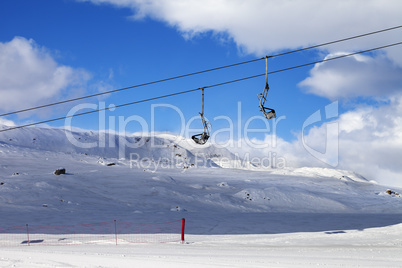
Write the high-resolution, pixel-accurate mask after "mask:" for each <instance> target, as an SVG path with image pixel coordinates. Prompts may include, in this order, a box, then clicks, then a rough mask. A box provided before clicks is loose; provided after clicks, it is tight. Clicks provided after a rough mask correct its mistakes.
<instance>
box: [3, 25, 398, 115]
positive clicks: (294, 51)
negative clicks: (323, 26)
mask: <svg viewBox="0 0 402 268" xmlns="http://www.w3.org/2000/svg"><path fill="white" fill-rule="evenodd" d="M398 28H402V25H399V26H395V27H390V28H385V29H382V30H378V31H374V32H369V33H365V34H360V35H355V36H351V37H348V38H343V39H338V40H335V41H331V42H326V43H322V44H318V45H314V46H310V47H305V48H301V49H296V50H291V51H287V52H283V53H279V54H274V55H270V56H267V57H269V58H273V57H279V56H283V55H288V54H291V53H296V52H301V51H304V50H308V49H313V48H318V47H322V46H327V45H331V44H335V43H339V42H344V41H348V40H352V39H356V38H361V37H365V36H369V35H373V34H378V33H382V32H386V31H391V30H396V29H398ZM265 58H266V57H262V58H257V59H253V60H248V61H243V62H238V63H234V64H229V65H224V66H220V67H216V68H211V69H206V70H202V71H197V72H193V73H188V74H183V75H178V76H173V77H169V78H165V79H160V80H155V81H151V82H147V83H143V84H137V85H133V86H129V87H123V88H119V89H114V90H109V91H104V92H100V93H96V94H91V95H86V96H82V97H77V98H72V99H68V100H63V101H59V102H53V103H49V104H44V105H40V106H36V107H31V108H26V109H22V110H18V111H13V112H8V113H4V114H0V117H3V116H8V115H12V114H18V113H22V112H28V111H32V110H37V109H41V108H46V107H51V106H55V105H59V104H64V103H68V102H73V101H78V100H83V99H87V98H92V97H97V96H101V95H105V94H110V93H115V92H119V91H124V90H128V89H133V88H137V87H143V86H147V85H152V84H157V83H161V82H167V81H170V80H175V79H179V78H184V77H188V76H193V75H197V74H202V73H207V72H212V71H217V70H221V69H225V68H230V67H234V66H238V65H242V64H247V63H252V62H256V61H259V60H263V59H265Z"/></svg>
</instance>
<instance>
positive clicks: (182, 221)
mask: <svg viewBox="0 0 402 268" xmlns="http://www.w3.org/2000/svg"><path fill="white" fill-rule="evenodd" d="M185 225H186V219H185V218H183V219H181V242H182V243H184V226H185Z"/></svg>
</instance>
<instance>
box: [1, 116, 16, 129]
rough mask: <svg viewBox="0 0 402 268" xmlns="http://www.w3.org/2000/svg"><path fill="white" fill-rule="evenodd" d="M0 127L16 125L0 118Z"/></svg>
mask: <svg viewBox="0 0 402 268" xmlns="http://www.w3.org/2000/svg"><path fill="white" fill-rule="evenodd" d="M0 126H7V127H15V126H16V124H15V123H14V122H13V121H11V120H8V119H5V118H1V117H0Z"/></svg>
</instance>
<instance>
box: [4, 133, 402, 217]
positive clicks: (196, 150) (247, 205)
mask: <svg viewBox="0 0 402 268" xmlns="http://www.w3.org/2000/svg"><path fill="white" fill-rule="evenodd" d="M66 135H70V138H66ZM69 139H70V140H69ZM71 139H73V142H71ZM74 142H76V144H74ZM77 142H78V143H77ZM120 142H125V143H127V144H128V143H129V146H126V147H125V149H124V153H123V154H122V152H121V149H120V150H119V143H120ZM101 143H106V145H107V146H103V147H102V146H99V144H101ZM77 144H79V145H81V147H80V146H76V145H77ZM83 144H84V145H85V144H95V145H96V146H93V147H92V148H83V147H85V146H82V145H83ZM121 156H123V157H121ZM130 157H131V158H130ZM223 158H227V159H228V160H229V161H224V162H225V163H230V161H238V160H239V159H236V157H235V156H234V155H233V154H232V153H231V152H229V151H228V150H226V149H223V148H216V147H215V146H213V145H209V146H207V147H194V146H191V143H188V141H187V140H186V139H184V138H181V137H177V136H174V135H168V134H161V135H159V136H158V135H157V136H155V137H139V136H130V137H127V138H124V140H123V139H122V137H120V136H118V135H106V134H103V133H97V132H91V131H87V132H80V131H76V132H68V131H65V130H63V129H49V128H23V129H16V130H13V131H5V132H2V133H0V161H1V162H0V180H1V181H0V182H1V183H2V185H0V191H1V195H0V202H1V206H0V208H1V210H2V212H4V211H7V212H8V214H6V215H8V217H2V223H3V224H6V223H7V222H8V224H12V223H17V222H18V221H21V220H22V219H21V215H22V214H21V213H20V212H21V211H24V213H23V215H25V216H23V217H24V220H23V221H39V222H41V221H46V223H49V221H50V222H59V221H60V220H61V219H63V221H64V219H65V217H66V215H68V216H69V217H68V218H69V220H70V221H80V222H86V221H93V220H95V219H94V218H96V219H97V220H104V219H105V218H108V219H109V218H125V219H126V218H127V217H128V218H130V219H131V217H134V216H135V217H137V218H138V217H139V216H138V215H137V214H139V215H140V214H142V213H152V214H155V213H157V214H155V215H159V216H160V215H163V217H171V215H172V214H169V213H171V212H172V211H174V212H188V213H190V212H197V213H201V214H198V215H199V216H200V215H203V213H207V214H209V213H217V214H222V213H266V212H271V213H282V212H291V213H296V212H297V213H300V212H306V213H312V212H313V213H320V212H325V213H327V212H331V213H332V212H336V213H374V212H375V213H384V212H389V213H394V212H401V211H402V198H399V197H400V195H399V193H398V192H399V191H400V190H399V189H389V190H390V191H391V192H389V193H387V190H388V187H385V186H381V185H377V184H374V183H371V182H368V181H367V180H366V179H365V178H363V177H362V176H360V175H358V174H355V173H354V172H350V171H344V170H335V169H324V168H297V169H293V168H286V169H285V168H284V169H275V168H272V169H269V168H268V169H260V170H257V171H256V170H247V169H246V168H245V167H242V168H241V169H234V168H231V167H230V165H227V166H224V168H221V166H220V165H219V163H220V160H221V159H223ZM60 167H63V168H66V171H67V174H66V175H61V176H55V175H54V174H53V172H54V171H55V169H57V168H60ZM44 204H46V206H45V207H44V206H43V205H44ZM94 211H97V212H96V214H97V215H96V217H94V216H91V217H89V218H88V215H90V214H91V213H93V212H94ZM165 213H168V215H169V216H166V215H165ZM42 214H43V215H46V216H43V217H40V216H39V215H42ZM3 215H5V214H3ZM12 215H14V216H12ZM61 215H63V216H61ZM155 215H153V216H152V217H151V220H152V219H155V218H158V216H155ZM25 217H27V218H25ZM147 217H148V216H147ZM139 218H142V217H139ZM33 219H35V220H33ZM155 220H156V219H155Z"/></svg>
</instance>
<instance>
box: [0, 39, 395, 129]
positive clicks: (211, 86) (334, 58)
mask: <svg viewBox="0 0 402 268" xmlns="http://www.w3.org/2000/svg"><path fill="white" fill-rule="evenodd" d="M397 45H402V42H397V43H393V44H389V45H384V46H381V47H376V48H372V49H367V50H362V51H358V52H353V53H349V54H344V55H340V56H336V57H332V58H328V59H323V60H319V61H314V62H309V63H305V64H301V65H297V66H292V67H288V68H284V69H280V70H275V71H271V72H268V74H275V73H280V72H285V71H290V70H293V69H298V68H302V67H306V66H310V65H314V64H317V63H323V62H327V61H331V60H337V59H341V58H346V57H350V56H353V55H357V54H363V53H367V52H371V51H375V50H379V49H384V48H388V47H392V46H397ZM264 75H266V73H263V74H257V75H253V76H248V77H243V78H239V79H235V80H231V81H226V82H222V83H218V84H213V85H209V86H204V87H200V88H195V89H190V90H185V91H181V92H176V93H171V94H167V95H162V96H157V97H153V98H149V99H144V100H139V101H134V102H130V103H125V104H119V105H115V106H112V107H106V108H102V109H97V110H92V111H87V112H82V113H77V114H74V115H70V116H64V117H59V118H54V119H49V120H45V121H40V122H35V123H30V124H26V125H21V126H15V127H10V128H6V129H0V132H5V131H9V130H13V129H19V128H24V127H29V126H34V125H39V124H44V123H49V122H54V121H59V120H63V119H67V118H72V117H76V116H82V115H87V114H91V113H96V112H101V111H106V110H110V109H114V108H120V107H124V106H129V105H134V104H139V103H143V102H149V101H153V100H158V99H163V98H168V97H173V96H177V95H182V94H187V93H191V92H195V91H198V90H202V89H203V88H204V89H207V88H214V87H218V86H223V85H227V84H232V83H237V82H240V81H245V80H249V79H253V78H257V77H261V76H264Z"/></svg>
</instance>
